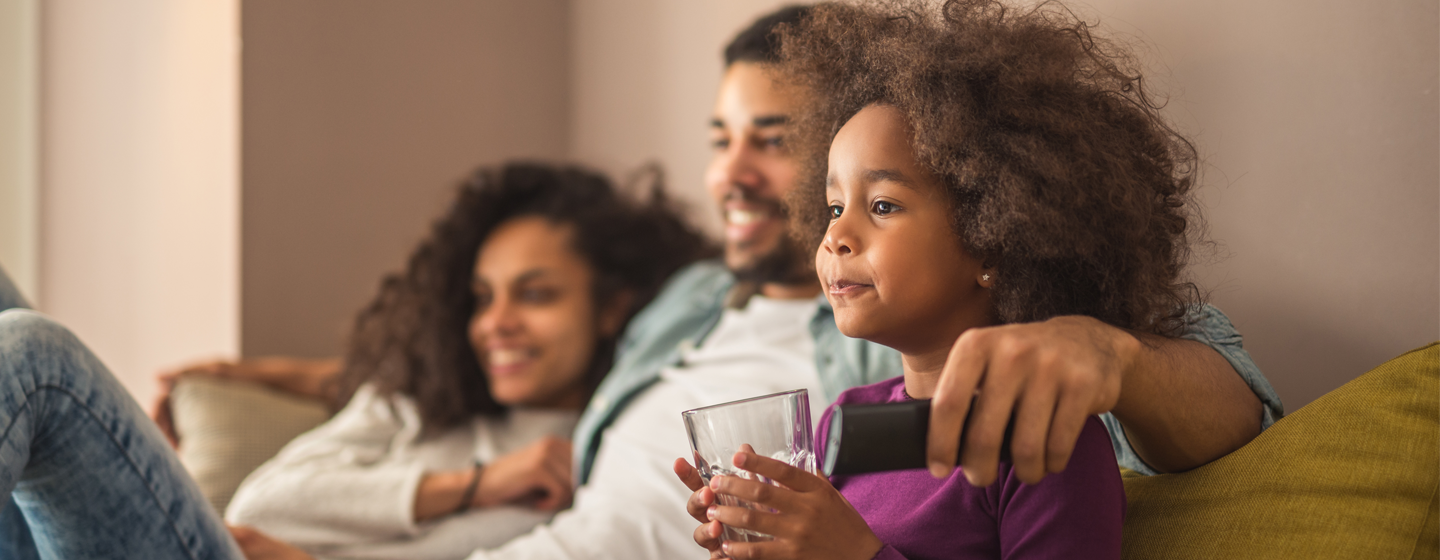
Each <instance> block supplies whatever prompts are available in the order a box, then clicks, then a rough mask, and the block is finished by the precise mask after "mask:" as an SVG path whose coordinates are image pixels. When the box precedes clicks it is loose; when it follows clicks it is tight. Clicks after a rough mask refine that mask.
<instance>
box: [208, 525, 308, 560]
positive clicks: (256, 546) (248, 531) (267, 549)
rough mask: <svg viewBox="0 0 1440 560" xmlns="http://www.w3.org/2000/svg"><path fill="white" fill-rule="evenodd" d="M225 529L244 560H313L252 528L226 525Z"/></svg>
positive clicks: (298, 550)
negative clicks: (243, 554)
mask: <svg viewBox="0 0 1440 560" xmlns="http://www.w3.org/2000/svg"><path fill="white" fill-rule="evenodd" d="M225 528H226V529H229V530H230V536H232V537H235V543H236V544H239V545H240V551H241V552H244V553H245V559H246V560H315V558H314V557H312V556H310V555H309V554H306V553H305V551H303V550H300V549H298V548H295V547H293V546H290V545H288V544H285V543H283V542H280V541H277V540H275V539H274V538H271V537H270V535H266V534H265V533H261V532H260V531H257V530H255V529H253V528H250V527H237V526H233V525H226V526H225Z"/></svg>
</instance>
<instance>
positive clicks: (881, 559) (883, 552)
mask: <svg viewBox="0 0 1440 560" xmlns="http://www.w3.org/2000/svg"><path fill="white" fill-rule="evenodd" d="M870 560H908V559H907V558H905V555H904V554H900V551H898V550H895V547H893V546H890V545H888V544H887V545H885V548H882V549H880V552H876V553H875V556H874V557H873V558H871V559H870Z"/></svg>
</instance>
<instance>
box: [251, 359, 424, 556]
mask: <svg viewBox="0 0 1440 560" xmlns="http://www.w3.org/2000/svg"><path fill="white" fill-rule="evenodd" d="M408 404H409V402H408V400H406V399H405V398H404V397H384V396H380V395H376V394H375V392H374V391H373V389H372V388H370V387H368V386H367V387H362V388H361V390H360V391H357V392H356V394H355V397H354V398H353V399H351V401H350V404H348V405H347V406H346V407H345V409H344V410H342V411H340V413H339V414H337V415H336V416H335V417H334V418H332V419H330V421H329V422H326V423H325V424H323V425H321V426H320V427H319V428H316V429H315V430H312V431H310V432H308V433H306V434H304V435H302V436H300V437H298V438H296V439H295V440H294V441H292V442H291V443H290V444H289V445H287V446H286V447H285V448H284V449H283V450H281V451H280V453H279V454H278V455H276V456H275V458H273V459H271V460H270V461H269V462H267V463H265V464H264V465H261V467H260V468H259V469H256V471H255V472H254V473H252V474H251V475H250V476H249V477H248V478H247V479H246V480H245V482H244V483H242V484H241V485H240V488H239V489H238V490H237V491H236V493H235V497H234V499H233V500H231V503H230V507H229V509H228V510H227V511H226V519H227V521H228V522H230V523H232V524H237V525H251V526H254V527H256V528H258V529H260V530H262V531H265V532H266V533H269V534H271V535H273V536H275V537H277V538H279V539H280V540H283V541H286V542H290V543H292V544H296V545H300V546H313V545H332V544H347V543H352V542H357V541H364V540H383V539H387V538H396V537H401V536H407V535H413V534H414V533H415V532H416V527H415V519H414V514H413V504H414V500H415V493H416V490H417V488H418V486H419V484H420V481H421V479H422V478H423V477H424V475H425V469H424V467H423V466H422V465H420V464H418V463H416V462H414V461H401V460H396V459H395V457H394V455H393V454H394V453H395V452H397V451H398V449H399V448H402V447H404V446H406V445H408V444H409V443H410V442H413V441H414V440H415V439H416V438H417V437H418V435H419V430H420V422H419V418H418V415H417V414H416V413H415V410H414V408H413V406H407V405H408Z"/></svg>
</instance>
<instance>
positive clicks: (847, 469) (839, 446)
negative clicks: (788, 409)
mask: <svg viewBox="0 0 1440 560" xmlns="http://www.w3.org/2000/svg"><path fill="white" fill-rule="evenodd" d="M970 412H971V413H974V412H975V401H974V400H971V401H970ZM969 428H970V416H969V415H966V417H965V426H964V428H962V429H961V431H960V447H959V449H964V448H965V432H966V431H967V430H969ZM1014 429H1015V421H1014V419H1011V421H1010V425H1008V426H1006V427H1005V441H1004V443H1003V444H1001V446H1000V460H1001V461H1009V460H1010V435H1011V432H1012V431H1013V430H1014ZM929 433H930V400H929V399H925V400H913V401H904V402H897V403H876V404H846V405H840V406H839V407H836V408H835V412H834V413H833V414H831V416H830V434H829V440H828V441H827V442H826V444H825V456H824V471H825V475H826V476H834V475H846V474H864V473H872V472H880V471H897V470H903V469H923V468H926V464H925V438H926V437H927V436H928V434H929ZM956 460H957V461H958V460H959V454H958V453H957V454H956Z"/></svg>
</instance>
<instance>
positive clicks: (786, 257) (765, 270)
mask: <svg viewBox="0 0 1440 560" xmlns="http://www.w3.org/2000/svg"><path fill="white" fill-rule="evenodd" d="M804 255H805V252H804V251H802V250H801V249H800V247H799V246H798V244H797V243H796V242H795V240H794V239H791V238H790V235H789V233H788V232H786V233H785V234H782V235H781V236H780V239H777V240H776V242H775V248H774V249H771V250H770V251H769V252H767V253H765V254H763V255H760V258H758V259H755V260H754V261H753V262H751V263H749V264H747V265H745V266H743V267H740V268H732V269H730V272H732V273H734V274H735V279H737V280H739V281H741V282H753V283H755V284H781V285H785V286H798V285H804V284H807V283H812V282H815V272H814V271H813V270H811V267H810V261H809V260H808V259H806V258H804Z"/></svg>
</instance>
